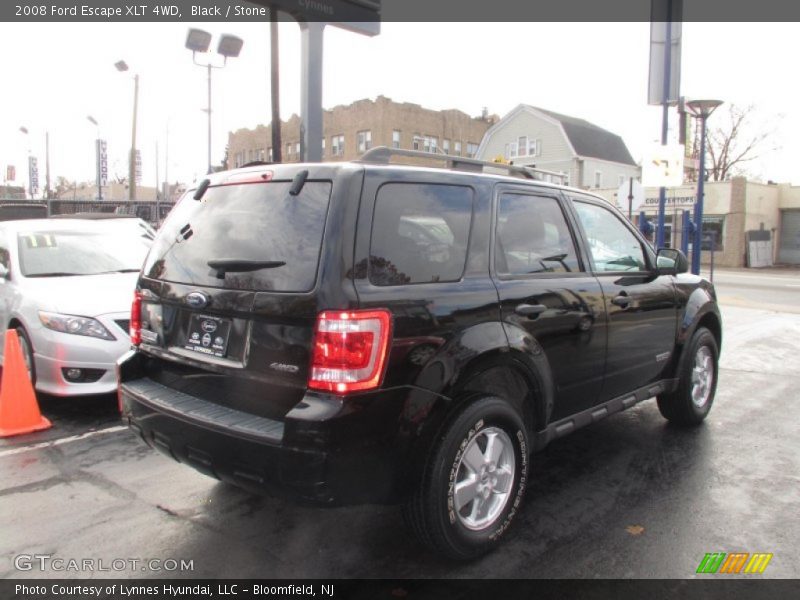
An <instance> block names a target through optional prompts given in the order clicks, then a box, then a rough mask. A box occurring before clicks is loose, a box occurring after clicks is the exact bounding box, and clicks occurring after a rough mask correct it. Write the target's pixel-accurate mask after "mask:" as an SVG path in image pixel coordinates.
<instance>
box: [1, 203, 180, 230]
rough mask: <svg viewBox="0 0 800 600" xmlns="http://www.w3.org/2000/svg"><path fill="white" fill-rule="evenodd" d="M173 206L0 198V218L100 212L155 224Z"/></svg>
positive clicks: (5, 219)
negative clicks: (133, 217) (130, 216)
mask: <svg viewBox="0 0 800 600" xmlns="http://www.w3.org/2000/svg"><path fill="white" fill-rule="evenodd" d="M174 205H175V203H174V202H163V201H159V202H156V201H154V200H151V201H138V202H137V201H134V202H128V201H113V200H101V201H98V200H55V199H51V200H20V199H16V198H0V220H4V221H7V220H10V219H30V218H40V217H41V218H44V217H51V216H56V215H74V214H80V213H93V214H94V213H103V214H116V215H132V216H136V217H139V218H140V219H143V220H145V221H147V222H148V223H150V224H151V225H154V226H157V225H158V224H160V223H161V222H162V221H163V220H164V218H166V216H167V214H169V211H170V210H172V207H173V206H174Z"/></svg>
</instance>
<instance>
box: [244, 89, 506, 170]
mask: <svg viewBox="0 0 800 600" xmlns="http://www.w3.org/2000/svg"><path fill="white" fill-rule="evenodd" d="M496 120H497V117H496V116H494V115H492V116H489V115H488V114H486V113H485V114H483V115H482V116H480V117H470V116H469V115H467V114H466V113H464V112H461V111H460V110H455V109H449V110H430V109H427V108H423V107H421V106H420V105H418V104H411V103H408V102H403V103H399V102H393V101H392V100H390V99H389V98H386V97H385V96H378V98H377V99H376V100H374V101H373V100H369V99H364V100H357V101H356V102H353V103H352V104H349V105H347V106H342V105H339V106H335V107H334V108H332V109H331V110H325V111H324V114H323V117H322V123H323V149H322V159H323V160H324V161H337V160H353V159H356V158H358V157H359V156H361V155H362V154H363V153H364V152H365V151H366V150H368V149H369V148H372V147H375V146H388V147H394V148H405V149H409V150H422V151H425V152H432V153H437V154H442V153H444V154H451V155H455V156H467V157H474V156H475V154H476V153H477V150H478V145H479V144H480V142H481V140H482V139H483V136H484V134H485V133H486V131H487V130H488V129H489V127H490V126H491V125H492V124H493V123H494V122H495V121H496ZM281 144H282V146H283V147H282V156H281V158H282V160H283V162H298V161H299V160H300V117H298V116H297V115H292V117H291V118H290V119H289V120H288V121H283V122H282V123H281ZM271 158H272V127H271V126H269V125H267V126H264V125H259V126H258V127H256V128H255V129H239V130H237V131H234V132H231V133H229V134H228V167H229V168H234V167H239V166H241V165H243V164H246V163H248V162H252V161H256V160H261V161H270V160H271Z"/></svg>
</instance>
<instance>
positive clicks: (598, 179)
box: [594, 171, 603, 188]
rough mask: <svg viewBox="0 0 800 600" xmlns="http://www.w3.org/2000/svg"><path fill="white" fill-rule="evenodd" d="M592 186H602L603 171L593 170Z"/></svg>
mask: <svg viewBox="0 0 800 600" xmlns="http://www.w3.org/2000/svg"><path fill="white" fill-rule="evenodd" d="M594 187H596V188H599V187H603V172H602V171H595V172H594Z"/></svg>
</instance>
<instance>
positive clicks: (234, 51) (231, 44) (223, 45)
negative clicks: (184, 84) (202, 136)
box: [186, 28, 244, 173]
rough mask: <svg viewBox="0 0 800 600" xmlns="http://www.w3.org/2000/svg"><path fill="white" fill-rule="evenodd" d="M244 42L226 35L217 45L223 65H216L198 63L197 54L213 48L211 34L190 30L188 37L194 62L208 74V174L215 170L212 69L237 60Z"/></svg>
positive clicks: (188, 44) (199, 30)
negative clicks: (212, 145) (213, 155)
mask: <svg viewBox="0 0 800 600" xmlns="http://www.w3.org/2000/svg"><path fill="white" fill-rule="evenodd" d="M243 45H244V41H243V40H242V39H241V38H239V37H236V36H235V35H229V34H224V35H223V36H222V37H221V38H220V40H219V44H218V45H217V53H218V54H220V55H221V56H222V57H223V62H222V64H221V65H214V64H212V63H211V60H210V59H209V61H208V62H207V63H199V62H197V53H198V52H201V53H205V52H208V49H209V47H210V46H211V34H210V33H208V32H207V31H203V30H202V29H194V28H191V29H189V32H188V33H187V35H186V48H188V49H189V50H191V51H192V62H194V64H196V65H197V66H198V67H204V68H205V69H206V71H207V72H208V105H207V106H206V108H205V109H204V112H206V113H208V171H207V172H208V173H211V172H212V171H213V170H214V169H213V168H212V166H211V69H222V68H224V67H225V65H227V63H228V59H229V58H236V57H237V56H239V53H240V52H241V51H242V46H243Z"/></svg>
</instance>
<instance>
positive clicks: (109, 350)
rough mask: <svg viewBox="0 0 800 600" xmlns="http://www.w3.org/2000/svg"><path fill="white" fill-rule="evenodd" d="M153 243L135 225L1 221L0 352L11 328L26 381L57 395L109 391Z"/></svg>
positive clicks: (125, 221)
mask: <svg viewBox="0 0 800 600" xmlns="http://www.w3.org/2000/svg"><path fill="white" fill-rule="evenodd" d="M152 238H153V230H152V228H150V227H149V226H148V225H147V224H146V223H145V222H144V221H142V220H141V219H131V218H119V219H103V220H85V219H35V220H25V221H6V222H4V223H0V352H3V351H4V348H5V334H6V331H8V329H12V328H13V329H16V330H17V332H18V334H19V339H20V346H21V347H22V351H23V354H24V358H25V362H26V364H27V366H28V370H29V373H30V375H31V379H32V380H33V381H34V384H35V387H36V389H37V390H38V391H40V392H45V393H47V394H53V395H56V396H72V395H78V394H81V395H82V394H103V393H108V392H113V391H114V390H115V389H116V385H117V382H116V374H115V369H114V364H115V361H116V360H117V358H118V357H119V356H120V355H122V354H123V353H124V352H125V351H127V350H128V349H129V348H130V338H129V334H128V322H129V319H130V306H131V301H132V299H133V291H134V288H135V286H136V278H137V274H138V272H139V269H140V268H141V266H142V263H143V262H144V258H145V255H146V254H147V250H148V248H149V247H150V244H151V242H152Z"/></svg>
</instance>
